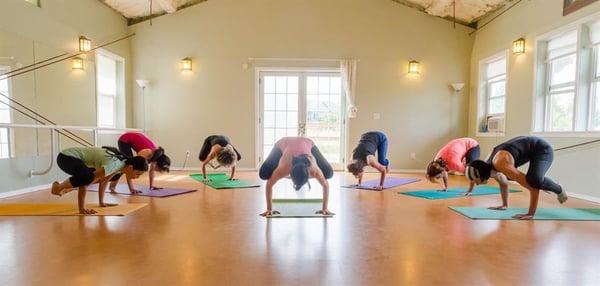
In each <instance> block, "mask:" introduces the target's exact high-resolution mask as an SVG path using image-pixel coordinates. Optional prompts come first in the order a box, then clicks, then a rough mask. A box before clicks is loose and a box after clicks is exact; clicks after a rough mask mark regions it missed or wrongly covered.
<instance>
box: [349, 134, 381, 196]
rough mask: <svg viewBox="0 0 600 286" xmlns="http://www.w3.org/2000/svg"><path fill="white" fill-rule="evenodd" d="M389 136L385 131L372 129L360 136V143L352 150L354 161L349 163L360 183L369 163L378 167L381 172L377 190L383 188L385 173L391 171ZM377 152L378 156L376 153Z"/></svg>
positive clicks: (350, 169)
mask: <svg viewBox="0 0 600 286" xmlns="http://www.w3.org/2000/svg"><path fill="white" fill-rule="evenodd" d="M387 147H388V141H387V137H386V136H385V134H384V133H383V132H379V131H371V132H367V133H365V134H363V135H361V136H360V141H358V145H357V146H356V148H354V151H352V162H350V164H348V166H347V167H348V171H350V173H352V175H354V177H355V178H357V179H358V185H360V184H362V177H363V172H364V169H365V167H366V166H367V165H369V166H371V167H373V168H375V169H377V171H379V172H380V173H381V177H380V180H379V186H377V187H375V189H377V190H383V183H384V182H385V174H386V173H387V172H388V171H389V169H388V166H389V165H390V161H388V159H387ZM376 152H377V157H375V153H376Z"/></svg>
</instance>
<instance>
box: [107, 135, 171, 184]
mask: <svg viewBox="0 0 600 286" xmlns="http://www.w3.org/2000/svg"><path fill="white" fill-rule="evenodd" d="M118 144H119V151H121V153H123V154H125V155H126V156H128V157H133V152H134V151H135V153H136V155H137V156H141V157H144V158H145V159H146V160H147V161H148V163H149V164H150V169H149V170H148V176H149V179H150V180H149V181H150V190H160V189H162V188H158V187H156V186H154V172H155V171H158V172H160V173H163V172H169V169H170V166H171V159H170V158H169V157H168V156H167V155H166V154H165V149H163V148H162V147H157V146H156V144H154V142H152V140H150V138H148V137H147V136H146V135H144V134H142V133H137V132H127V133H125V134H123V135H121V137H119V142H118ZM115 177H116V178H113V180H112V182H111V185H110V187H109V188H110V190H111V192H115V188H116V186H117V183H118V181H119V176H115ZM127 184H128V185H129V190H130V191H131V192H132V193H141V191H139V190H135V189H134V188H133V184H132V183H131V181H127Z"/></svg>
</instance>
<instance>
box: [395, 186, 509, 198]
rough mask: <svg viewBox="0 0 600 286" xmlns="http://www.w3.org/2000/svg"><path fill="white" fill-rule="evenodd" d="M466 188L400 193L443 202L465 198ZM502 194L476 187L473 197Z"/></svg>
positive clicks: (494, 190)
mask: <svg viewBox="0 0 600 286" xmlns="http://www.w3.org/2000/svg"><path fill="white" fill-rule="evenodd" d="M467 189H468V188H466V187H462V188H449V189H448V191H446V192H440V191H438V190H419V191H410V192H398V193H399V194H401V195H407V196H413V197H419V198H424V199H428V200H443V199H455V198H464V197H465V193H466V192H467ZM509 191H510V192H511V193H516V192H520V191H519V190H509ZM493 194H500V188H498V187H496V186H476V187H475V189H474V190H473V193H471V196H485V195H493Z"/></svg>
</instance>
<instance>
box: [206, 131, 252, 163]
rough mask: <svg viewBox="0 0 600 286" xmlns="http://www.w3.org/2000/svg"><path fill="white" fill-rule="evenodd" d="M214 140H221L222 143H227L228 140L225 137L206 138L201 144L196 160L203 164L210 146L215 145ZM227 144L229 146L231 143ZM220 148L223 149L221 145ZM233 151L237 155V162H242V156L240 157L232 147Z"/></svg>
mask: <svg viewBox="0 0 600 286" xmlns="http://www.w3.org/2000/svg"><path fill="white" fill-rule="evenodd" d="M215 139H222V140H221V141H223V140H225V141H229V139H227V138H225V137H221V136H208V137H206V139H204V143H203V144H202V148H201V149H200V155H198V159H199V160H200V161H202V162H204V160H206V158H207V157H208V155H209V154H210V149H212V146H214V145H215V144H213V143H214V142H213V140H215ZM223 143H224V142H223ZM227 144H231V143H227ZM221 146H222V147H225V146H223V145H221ZM233 151H235V154H236V155H237V160H238V161H240V160H242V155H240V152H238V150H237V149H235V147H233Z"/></svg>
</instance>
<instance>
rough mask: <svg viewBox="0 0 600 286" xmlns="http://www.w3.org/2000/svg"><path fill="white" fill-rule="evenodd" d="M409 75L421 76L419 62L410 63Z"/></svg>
mask: <svg viewBox="0 0 600 286" xmlns="http://www.w3.org/2000/svg"><path fill="white" fill-rule="evenodd" d="M408 73H411V74H419V73H420V71H419V62H417V61H410V62H408Z"/></svg>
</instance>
